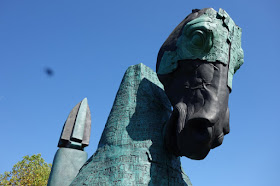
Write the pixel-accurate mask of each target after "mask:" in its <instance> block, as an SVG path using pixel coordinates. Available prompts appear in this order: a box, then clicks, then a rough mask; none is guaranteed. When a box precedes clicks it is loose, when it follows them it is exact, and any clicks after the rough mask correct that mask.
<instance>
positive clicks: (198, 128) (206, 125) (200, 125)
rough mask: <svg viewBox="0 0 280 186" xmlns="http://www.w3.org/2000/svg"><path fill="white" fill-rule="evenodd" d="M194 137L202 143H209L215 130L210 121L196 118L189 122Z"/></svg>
mask: <svg viewBox="0 0 280 186" xmlns="http://www.w3.org/2000/svg"><path fill="white" fill-rule="evenodd" d="M188 126H189V129H190V130H191V134H192V137H193V138H194V139H196V140H197V141H200V142H208V141H210V139H211V138H212V133H213V128H212V127H211V126H212V125H211V123H210V122H209V120H207V119H204V118H195V119H191V120H189V121H188Z"/></svg>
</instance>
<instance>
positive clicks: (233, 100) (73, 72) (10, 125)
mask: <svg viewBox="0 0 280 186" xmlns="http://www.w3.org/2000/svg"><path fill="white" fill-rule="evenodd" d="M252 2H253V3H252ZM205 7H213V8H214V9H215V10H218V9H219V8H223V9H225V10H226V11H227V12H228V13H229V14H230V16H231V17H232V18H233V20H234V21H235V22H236V23H237V24H238V25H239V26H240V27H241V28H242V30H243V33H242V48H243V50H244V53H245V58H244V61H245V62H244V65H243V66H242V67H241V69H240V70H239V71H238V72H237V73H236V75H235V76H234V80H233V91H232V93H231V95H230V101H229V107H230V112H231V113H230V114H231V115H230V126H231V132H230V134H229V135H227V136H225V139H224V143H223V145H222V146H220V147H218V148H216V149H214V150H212V151H211V152H210V154H209V155H208V156H207V157H206V159H205V160H202V161H194V160H190V159H187V158H185V157H184V158H182V159H181V160H182V166H183V168H184V170H185V172H186V173H187V174H188V176H189V177H190V179H191V181H192V183H193V185H194V186H204V185H210V186H211V185H213V186H225V185H227V186H236V185H245V186H248V185H249V186H250V185H254V186H259V185H277V184H278V183H279V167H280V161H279V157H280V150H279V146H280V145H279V142H280V135H279V133H280V132H279V131H280V121H279V117H278V116H279V115H280V109H279V105H280V100H279V96H280V88H279V80H278V79H279V69H280V62H279V49H280V47H279V43H280V37H279V30H280V21H279V17H280V16H279V14H278V13H277V12H278V11H279V8H280V3H279V2H278V1H277V0H266V1H258V0H256V1H244V0H242V1H241V0H235V1H233V0H232V1H225V0H208V1H207V2H206V1H203V0H195V1H186V0H185V1H183V0H181V1H179V0H174V1H164V0H162V1H147V0H142V1H124V0H123V1H121V0H120V1H108V0H107V1H106V0H104V1H88V0H83V1H73V0H67V1H66V0H64V1H62V0H61V1H35V0H33V1H31V0H25V1H23V0H21V1H19V0H18V1H16V0H15V1H8V0H6V1H4V0H2V1H0V64H1V68H0V84H1V89H0V90H1V91H0V134H1V135H0V141H1V156H0V157H1V158H0V173H3V172H4V171H9V170H11V169H12V166H13V165H14V164H15V163H16V162H18V161H19V160H21V159H22V157H23V156H25V155H32V154H37V153H42V156H43V158H44V159H45V160H46V161H47V162H49V163H51V162H52V159H53V156H54V154H55V152H56V150H57V142H58V139H59V136H60V132H61V129H62V126H63V124H64V121H65V120H66V118H67V116H68V114H69V112H70V111H71V109H72V108H73V107H74V106H75V105H76V104H77V103H78V102H79V101H81V100H82V99H83V98H84V97H87V98H88V101H89V106H90V109H91V114H92V131H91V141H90V146H89V147H88V148H86V151H87V152H88V154H89V156H91V155H92V154H93V153H94V152H95V150H96V147H97V144H98V142H99V139H100V135H101V133H102V131H103V128H104V124H105V122H106V120H107V116H108V114H109V112H110V109H111V106H112V104H113V101H114V98H115V95H116V92H117V90H118V87H119V84H120V82H121V79H122V76H123V74H124V72H125V70H126V69H127V68H128V67H129V66H131V65H134V64H138V63H144V64H145V65H147V66H149V67H151V68H152V69H154V70H155V64H156V57H157V53H158V50H159V48H160V46H161V45H162V44H163V42H164V41H165V39H166V38H167V37H168V35H169V34H170V33H171V31H172V30H173V29H174V28H175V27H176V26H177V25H178V24H179V23H180V22H181V21H182V20H183V19H184V18H185V17H186V16H187V15H188V14H189V13H190V12H191V10H192V9H194V8H205ZM45 68H51V69H53V71H54V75H53V76H51V77H49V76H47V75H46V73H45V72H44V69H45Z"/></svg>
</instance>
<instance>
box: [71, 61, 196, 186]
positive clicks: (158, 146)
mask: <svg viewBox="0 0 280 186" xmlns="http://www.w3.org/2000/svg"><path fill="white" fill-rule="evenodd" d="M170 108H171V105H170V103H169V100H168V98H167V97H166V95H165V93H164V91H163V86H162V85H161V83H160V82H159V80H158V78H157V75H156V73H155V72H153V71H152V70H151V69H150V68H148V67H146V66H144V65H143V64H139V65H135V66H131V67H129V68H128V70H127V71H126V73H125V75H124V77H123V80H122V82H121V85H120V88H119V90H118V93H117V95H116V98H115V101H114V104H113V107H112V110H111V112H110V115H109V117H108V120H107V123H106V125H105V128H104V131H103V133H102V136H101V139H100V142H99V145H98V149H97V151H96V152H95V153H94V155H93V156H92V157H91V158H90V159H89V160H88V161H87V162H86V163H85V165H84V166H83V167H82V168H81V170H80V172H79V174H78V175H77V177H76V178H75V179H74V181H73V182H72V184H71V185H73V186H74V185H75V186H76V185H174V186H175V185H176V186H177V185H191V183H190V181H189V178H188V177H187V175H186V174H185V173H184V172H183V170H182V168H181V162H180V158H179V157H175V156H173V155H171V154H169V153H167V152H166V150H165V148H164V144H163V142H164V140H163V135H162V132H163V127H164V124H165V122H166V121H167V120H168V118H169V116H170V112H171V109H170Z"/></svg>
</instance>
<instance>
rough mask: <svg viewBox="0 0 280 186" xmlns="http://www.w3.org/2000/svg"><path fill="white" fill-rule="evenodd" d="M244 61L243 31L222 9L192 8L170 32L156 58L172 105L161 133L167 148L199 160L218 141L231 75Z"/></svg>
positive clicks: (225, 121) (223, 131) (224, 128)
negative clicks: (242, 47) (168, 117)
mask: <svg viewBox="0 0 280 186" xmlns="http://www.w3.org/2000/svg"><path fill="white" fill-rule="evenodd" d="M242 64H243V50H242V49H241V29H240V28H239V27H238V26H237V25H236V24H235V23H234V22H233V20H232V19H231V18H230V16H229V15H228V14H227V13H226V12H225V11H224V10H222V9H220V10H219V12H216V11H215V10H214V9H212V8H205V9H201V10H198V9H195V10H193V11H192V13H191V14H190V15H188V16H187V17H186V18H185V19H184V20H183V21H182V22H181V23H180V24H179V25H178V26H177V27H176V28H175V29H174V30H173V32H172V33H171V34H170V36H169V37H168V38H167V40H166V41H165V42H164V44H163V45H162V47H161V49H160V51H159V54H158V59H157V75H158V78H159V80H160V81H161V83H162V84H163V85H164V88H165V92H166V94H167V96H168V98H169V100H170V102H171V104H172V106H173V112H172V114H171V117H170V119H169V121H168V122H167V124H166V127H165V131H164V138H165V146H166V148H167V149H168V151H170V152H171V153H173V154H174V155H176V156H186V157H189V158H191V159H197V160H200V159H204V158H205V157H206V156H207V154H208V153H209V151H210V149H213V148H215V147H217V146H219V145H221V144H222V142H223V139H224V135H226V134H228V133H229V109H228V99H229V93H230V92H231V89H232V78H233V74H234V73H235V72H236V70H237V69H239V67H240V66H241V65H242Z"/></svg>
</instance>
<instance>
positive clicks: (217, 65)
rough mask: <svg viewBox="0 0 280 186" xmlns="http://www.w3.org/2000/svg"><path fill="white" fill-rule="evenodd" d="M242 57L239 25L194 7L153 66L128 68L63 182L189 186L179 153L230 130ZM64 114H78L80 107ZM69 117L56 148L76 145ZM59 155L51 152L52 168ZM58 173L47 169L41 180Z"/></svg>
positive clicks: (206, 146) (196, 152)
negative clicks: (93, 146)
mask: <svg viewBox="0 0 280 186" xmlns="http://www.w3.org/2000/svg"><path fill="white" fill-rule="evenodd" d="M242 63H243V50H242V49H241V29H240V28H239V27H238V26H236V25H235V23H234V22H233V20H232V19H231V18H230V17H229V15H228V14H227V13H226V12H225V11H224V10H222V9H220V10H219V12H216V11H215V10H214V9H212V8H206V9H201V10H198V9H195V10H193V11H192V13H191V14H190V15H188V16H187V17H186V18H185V19H184V20H183V21H182V22H181V23H180V24H179V25H178V26H177V27H176V28H175V29H174V31H173V32H172V33H171V35H170V36H169V37H168V39H167V40H166V41H165V43H164V44H163V45H162V47H161V49H160V51H159V54H158V59H157V66H156V71H157V72H156V73H155V72H153V70H152V69H150V68H149V67H146V66H145V65H143V64H138V65H134V66H131V67H129V68H128V70H127V71H126V73H125V75H124V77H123V80H122V82H121V85H120V88H119V90H118V93H117V95H116V98H115V101H114V104H113V107H112V110H111V112H110V114H109V117H108V120H107V122H106V125H105V128H104V131H103V133H102V136H101V139H100V142H99V145H98V148H97V151H96V152H95V153H94V154H93V155H92V156H91V157H90V158H89V159H88V160H87V161H86V162H85V164H84V165H83V166H82V167H81V166H80V167H77V170H79V173H78V174H77V171H76V172H75V171H70V172H71V174H72V175H75V174H77V176H76V177H75V178H74V179H73V178H72V177H73V176H72V177H71V179H73V181H72V183H71V184H70V182H71V181H68V182H67V183H64V185H69V184H70V185H176V186H177V185H188V186H189V185H191V182H190V180H189V178H188V177H187V175H186V174H185V173H184V171H183V170H182V168H181V162H180V156H186V157H189V158H192V159H197V160H199V159H203V158H205V157H206V156H207V154H208V153H209V151H210V149H213V148H215V147H217V146H219V145H221V143H222V141H223V138H224V135H226V134H227V133H229V109H228V98H229V93H230V92H231V89H232V77H233V74H234V73H235V72H236V70H237V69H238V68H239V67H240V66H241V65H242ZM81 105H82V103H81ZM171 106H172V107H173V111H172V109H171ZM80 107H81V106H80ZM84 108H85V107H84ZM73 110H75V108H74V109H73ZM88 111H89V109H88ZM84 112H85V111H84ZM71 113H76V115H75V114H72V118H78V116H79V113H80V111H79V112H78V113H77V112H73V111H72V112H71ZM71 113H70V115H71ZM70 115H69V117H70ZM84 115H85V114H84ZM87 115H88V114H87ZM83 118H85V116H84V117H83ZM75 120H77V119H75ZM67 121H68V119H67ZM67 121H66V124H65V126H64V131H65V127H66V126H67ZM84 121H85V120H84ZM72 123H73V122H72ZM83 123H85V122H83ZM76 124H77V122H75V123H74V124H73V125H71V127H72V128H73V127H74V130H73V129H70V128H71V127H66V128H67V130H68V132H66V134H67V135H66V136H67V137H65V138H63V139H64V140H62V137H63V134H64V132H63V133H62V136H61V140H62V143H61V142H60V143H59V147H60V144H63V145H62V147H66V148H70V149H71V148H72V149H73V148H74V149H75V150H80V151H81V150H82V148H81V146H82V147H83V146H84V145H83V141H84V140H83V137H80V138H79V140H71V139H77V138H75V137H74V133H75V132H71V131H75V126H76ZM69 126H70V125H69ZM83 126H88V125H83ZM84 129H85V128H83V129H81V131H83V132H80V133H81V134H82V133H83V134H86V131H85V130H84ZM69 131H70V132H69ZM69 134H71V135H69ZM88 134H89V133H87V134H86V135H85V136H88ZM65 139H66V140H65ZM77 141H79V145H76V142H77ZM66 144H67V145H66ZM72 144H73V145H72ZM84 144H88V143H84ZM72 149H71V150H72ZM59 150H60V149H59ZM82 152H83V151H82ZM56 156H57V155H56ZM70 156H71V155H70ZM67 158H68V159H69V157H67ZM76 158H77V156H76ZM56 159H57V160H56ZM73 160H74V159H73ZM83 161H84V159H83ZM61 162H63V160H62V158H61V159H59V158H56V157H55V160H54V165H53V169H55V167H57V166H56V165H55V164H61ZM63 166H64V167H65V168H64V169H65V170H66V169H68V165H66V164H64V165H63ZM57 170H58V169H57ZM60 170H61V169H60ZM68 172H69V171H68ZM64 177H67V176H66V175H65V174H63V173H61V172H59V171H55V170H52V173H51V176H50V179H49V183H48V185H50V186H53V185H59V184H58V183H57V182H58V181H54V182H51V181H52V180H59V179H61V180H63V179H65V178H64ZM60 185H62V184H60Z"/></svg>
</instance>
